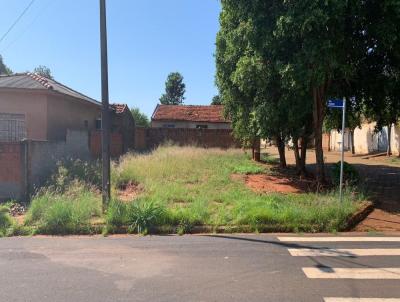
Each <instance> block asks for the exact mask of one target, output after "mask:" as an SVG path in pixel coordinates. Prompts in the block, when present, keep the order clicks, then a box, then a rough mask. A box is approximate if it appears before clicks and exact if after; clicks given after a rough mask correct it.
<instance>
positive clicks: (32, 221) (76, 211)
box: [25, 181, 101, 234]
mask: <svg viewBox="0 0 400 302" xmlns="http://www.w3.org/2000/svg"><path fill="white" fill-rule="evenodd" d="M100 215H101V199H100V196H99V195H98V194H96V193H95V192H93V191H90V190H88V189H87V187H86V186H85V185H83V184H82V183H79V182H77V181H76V182H74V183H71V185H70V186H69V187H67V188H65V189H64V190H63V192H62V193H60V192H56V191H53V190H51V189H47V190H45V191H43V192H41V193H40V194H39V195H37V196H36V197H35V198H34V199H33V200H32V202H31V206H30V207H29V210H28V212H27V215H26V219H25V225H27V226H34V227H36V228H37V232H38V233H41V234H81V233H90V231H91V228H90V220H91V218H92V217H95V216H100Z"/></svg>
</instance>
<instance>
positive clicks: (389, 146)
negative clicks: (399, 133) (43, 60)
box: [386, 124, 392, 156]
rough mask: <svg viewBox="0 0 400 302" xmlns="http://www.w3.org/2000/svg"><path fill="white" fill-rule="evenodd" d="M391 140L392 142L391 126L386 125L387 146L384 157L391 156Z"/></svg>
mask: <svg viewBox="0 0 400 302" xmlns="http://www.w3.org/2000/svg"><path fill="white" fill-rule="evenodd" d="M391 140H392V124H389V125H388V145H387V152H386V155H387V156H390V155H392V144H391Z"/></svg>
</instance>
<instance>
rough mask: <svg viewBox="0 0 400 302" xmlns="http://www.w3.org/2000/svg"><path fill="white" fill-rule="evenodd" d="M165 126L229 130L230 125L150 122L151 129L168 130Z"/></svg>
mask: <svg viewBox="0 0 400 302" xmlns="http://www.w3.org/2000/svg"><path fill="white" fill-rule="evenodd" d="M165 125H174V126H175V127H173V128H186V129H196V126H197V125H207V126H208V128H207V129H231V128H232V127H231V124H230V123H207V122H176V121H171V122H160V121H152V122H151V128H168V127H165Z"/></svg>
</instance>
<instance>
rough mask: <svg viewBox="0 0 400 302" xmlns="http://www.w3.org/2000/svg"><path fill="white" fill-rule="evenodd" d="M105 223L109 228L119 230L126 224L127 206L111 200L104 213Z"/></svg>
mask: <svg viewBox="0 0 400 302" xmlns="http://www.w3.org/2000/svg"><path fill="white" fill-rule="evenodd" d="M106 223H107V225H109V226H110V227H114V228H115V227H116V228H120V227H122V226H124V225H125V224H126V223H127V204H126V203H124V202H122V201H119V200H112V201H111V202H110V204H109V205H108V208H107V211H106Z"/></svg>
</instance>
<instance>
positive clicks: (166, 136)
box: [135, 128, 240, 150]
mask: <svg viewBox="0 0 400 302" xmlns="http://www.w3.org/2000/svg"><path fill="white" fill-rule="evenodd" d="M167 141H169V142H172V143H174V144H177V145H180V146H184V145H194V146H198V147H203V148H231V147H240V144H239V143H238V142H237V141H236V140H235V139H234V137H233V135H232V130H231V129H188V128H136V134H135V149H136V150H149V149H154V148H156V147H157V146H159V145H160V144H162V143H164V142H167Z"/></svg>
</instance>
